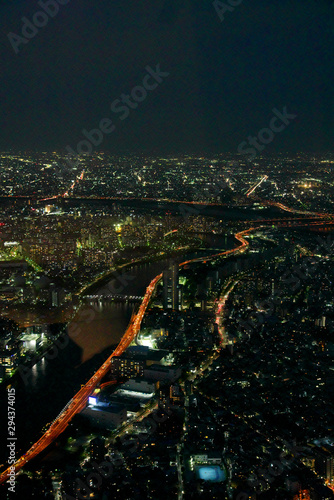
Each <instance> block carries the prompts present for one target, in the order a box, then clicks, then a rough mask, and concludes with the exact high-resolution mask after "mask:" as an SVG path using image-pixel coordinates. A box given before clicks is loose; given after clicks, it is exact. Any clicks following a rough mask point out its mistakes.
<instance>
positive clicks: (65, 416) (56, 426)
mask: <svg viewBox="0 0 334 500" xmlns="http://www.w3.org/2000/svg"><path fill="white" fill-rule="evenodd" d="M254 229H258V228H250V229H247V230H245V231H240V232H239V233H237V234H235V238H236V239H237V240H238V241H239V242H240V243H241V244H240V245H239V246H238V247H237V248H234V249H233V250H227V251H224V252H221V253H217V254H215V255H209V256H207V257H200V258H196V259H192V260H187V261H185V262H182V263H181V264H180V267H181V266H185V265H186V264H189V263H195V262H203V261H207V260H211V259H213V258H216V257H222V256H227V255H230V254H233V253H234V254H240V253H242V252H244V251H245V250H246V249H247V247H248V245H249V243H248V241H247V240H245V239H244V237H243V236H244V235H248V234H249V233H250V232H251V231H253V230H254ZM161 278H162V273H161V274H159V275H158V276H156V277H155V278H154V279H153V280H152V281H151V283H150V284H149V286H148V287H147V289H146V293H145V296H144V299H143V301H142V303H141V305H140V307H139V310H138V312H137V313H136V314H135V315H133V316H132V318H131V320H130V323H129V326H128V328H127V329H126V332H125V333H124V335H123V337H122V339H121V341H120V343H119V344H118V346H117V347H116V349H115V350H114V351H113V353H112V354H111V355H110V356H109V358H108V359H107V360H106V361H105V362H104V363H103V365H102V366H101V367H100V368H99V369H98V370H97V371H96V372H95V374H94V375H93V376H92V377H91V378H90V379H89V380H88V382H87V383H86V384H85V385H83V386H82V387H81V389H80V390H79V391H78V392H77V393H76V394H75V396H74V397H73V398H72V399H71V400H70V401H69V402H68V403H67V405H66V406H65V408H64V409H63V410H62V411H61V413H60V414H59V415H58V416H57V417H56V418H55V420H54V421H53V422H52V424H51V425H50V427H49V428H48V430H47V431H46V432H45V433H44V434H43V436H42V437H41V438H40V439H39V440H38V441H36V443H34V444H33V445H32V446H31V448H30V449H29V450H28V451H27V453H25V454H24V455H22V456H21V457H20V458H19V459H18V460H17V461H16V462H15V464H14V467H15V471H16V472H18V471H19V470H20V469H22V467H24V465H25V464H26V463H27V462H29V461H30V460H32V459H33V458H35V457H36V456H37V455H38V454H39V453H41V452H42V451H43V450H45V449H46V448H47V447H48V446H49V445H50V444H51V443H52V442H53V441H54V440H55V439H57V437H58V436H59V435H60V434H61V433H62V432H63V431H64V430H65V429H66V427H67V425H68V424H69V422H70V421H71V419H72V418H73V417H74V415H76V414H77V413H79V412H80V411H82V410H83V409H84V407H85V406H86V404H87V400H88V397H89V396H90V395H91V394H92V392H93V391H94V389H95V388H96V386H97V385H98V384H99V383H100V381H101V380H102V378H103V377H104V376H105V375H106V374H107V373H108V371H109V369H110V363H111V359H112V358H113V357H114V356H120V355H121V354H122V353H123V352H124V351H125V350H126V349H127V348H128V347H129V345H130V344H131V342H132V341H133V340H134V338H135V336H136V335H137V334H138V332H139V330H140V325H141V322H142V319H143V316H144V314H145V311H146V309H147V306H148V304H149V301H150V299H151V297H152V294H153V292H154V290H155V287H156V285H157V283H158V282H159V281H160V280H161ZM9 474H10V469H9V468H8V469H6V470H5V471H4V472H2V474H1V475H0V484H2V483H4V482H5V481H6V480H7V479H8V478H9Z"/></svg>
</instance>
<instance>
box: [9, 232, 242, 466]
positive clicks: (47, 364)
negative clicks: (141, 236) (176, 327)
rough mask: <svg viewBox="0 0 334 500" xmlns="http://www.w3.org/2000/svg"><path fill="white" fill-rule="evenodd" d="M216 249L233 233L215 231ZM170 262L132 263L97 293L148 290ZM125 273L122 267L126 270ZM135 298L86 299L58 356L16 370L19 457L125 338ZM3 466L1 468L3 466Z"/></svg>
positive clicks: (224, 245)
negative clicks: (23, 373) (27, 370)
mask: <svg viewBox="0 0 334 500" xmlns="http://www.w3.org/2000/svg"><path fill="white" fill-rule="evenodd" d="M210 244H211V246H212V248H221V249H226V250H228V249H231V248H234V247H235V246H237V242H236V241H235V240H234V238H230V237H228V238H225V237H218V236H215V237H213V238H211V241H210ZM210 253H211V252H210V251H209V252H208V251H200V252H191V253H189V254H186V255H182V256H180V257H178V258H174V260H178V261H179V262H182V261H183V260H187V259H191V258H194V257H196V256H203V255H207V254H210ZM213 253H215V252H213ZM167 267H168V260H167V259H166V260H160V261H158V262H152V263H145V264H142V265H134V266H132V267H129V268H128V269H127V270H126V276H127V278H126V282H127V283H126V284H125V285H124V284H123V285H121V284H120V281H119V280H110V282H109V283H108V284H107V285H104V286H102V287H101V288H97V290H96V293H97V294H103V293H104V292H106V291H108V290H110V289H112V290H115V291H117V290H120V286H122V291H121V293H122V294H124V295H137V296H138V295H140V296H142V295H144V292H145V289H146V287H147V285H148V284H149V282H150V281H151V279H153V278H154V277H155V276H156V275H157V274H159V273H161V272H162V270H163V269H165V268H167ZM123 272H124V271H123ZM134 307H135V304H134V303H126V302H125V303H112V302H108V301H102V302H97V301H91V302H87V303H83V304H82V306H81V307H80V309H79V310H78V312H77V314H76V316H75V317H74V319H73V320H72V321H71V323H70V324H69V329H68V331H69V338H70V341H69V344H68V345H67V346H66V347H65V348H64V349H58V352H57V355H56V356H55V357H54V359H46V358H43V359H42V360H41V361H39V362H38V363H37V364H36V365H35V366H34V367H33V368H32V371H31V376H30V377H29V379H28V382H26V383H25V382H24V381H23V379H22V378H21V377H20V376H19V375H18V376H16V377H15V378H14V379H13V380H12V382H11V383H12V384H13V386H14V387H15V390H16V408H15V410H16V437H17V447H16V457H17V458H18V457H19V456H20V455H21V454H23V453H25V451H26V450H27V449H28V447H29V446H30V444H31V443H33V442H35V441H36V439H37V438H38V437H39V436H40V435H41V431H42V428H43V426H45V425H46V424H47V423H49V422H51V421H52V420H53V419H54V418H55V417H56V416H57V415H58V413H59V412H60V411H61V409H62V408H63V407H64V406H65V405H66V403H67V402H68V401H69V400H70V399H71V397H72V396H73V395H74V394H75V393H76V392H77V390H78V389H79V388H80V386H81V384H83V383H85V382H86V381H87V380H88V379H89V378H90V376H91V375H92V374H93V372H94V371H95V370H96V369H97V368H98V367H99V366H100V365H101V364H102V363H103V361H104V360H105V359H106V358H107V357H108V356H109V355H110V352H111V349H112V347H113V346H116V345H117V344H118V342H119V340H120V339H121V337H122V335H123V333H124V331H125V330H126V327H127V325H128V322H129V320H130V318H131V315H132V312H133V308H134ZM6 398H7V395H6V386H5V385H4V384H2V385H1V387H0V405H1V410H0V412H1V414H0V429H1V430H0V436H1V442H2V443H5V441H6V438H7V425H6V415H7V411H6V408H7V404H6ZM7 456H8V453H7V450H6V448H5V446H2V447H1V451H0V464H4V462H5V461H6V460H7ZM1 468H3V467H2V466H1Z"/></svg>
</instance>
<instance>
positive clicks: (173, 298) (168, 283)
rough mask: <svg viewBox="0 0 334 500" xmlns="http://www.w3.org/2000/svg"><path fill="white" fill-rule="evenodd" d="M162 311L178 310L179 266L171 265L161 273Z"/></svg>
mask: <svg viewBox="0 0 334 500" xmlns="http://www.w3.org/2000/svg"><path fill="white" fill-rule="evenodd" d="M162 279H163V306H164V309H177V310H178V309H179V304H180V301H179V266H178V264H172V266H171V267H170V268H169V269H166V270H165V271H164V272H163V278H162Z"/></svg>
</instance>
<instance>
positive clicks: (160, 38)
mask: <svg viewBox="0 0 334 500" xmlns="http://www.w3.org/2000/svg"><path fill="white" fill-rule="evenodd" d="M42 1H43V0H42ZM59 1H62V2H66V0H59ZM46 2H47V0H45V3H46ZM226 3H228V2H226ZM231 3H234V4H235V3H238V2H236V0H232V2H231ZM41 10H43V9H42V8H41V6H40V5H39V4H38V3H37V1H31V0H24V1H15V0H4V1H3V2H2V4H1V7H0V25H1V44H0V50H1V61H2V74H1V87H0V88H1V91H0V98H1V111H0V127H1V135H0V148H1V149H2V150H8V149H9V148H14V149H33V150H35V149H41V150H54V149H59V150H61V151H65V147H66V146H67V145H70V146H71V147H73V148H74V149H75V147H76V145H77V143H78V142H79V141H81V140H82V139H84V136H83V134H82V129H87V130H91V129H93V128H96V127H97V126H98V125H99V122H100V121H101V119H103V118H110V119H111V120H112V121H113V124H114V125H115V127H116V128H115V130H114V131H113V132H112V133H109V134H105V135H104V138H103V141H102V143H101V145H99V146H97V147H96V148H95V149H96V150H98V149H99V148H100V149H103V150H106V151H110V152H115V153H120V152H137V151H138V152H141V151H142V152H152V153H179V152H188V153H189V152H202V153H206V152H207V153H218V152H224V151H231V152H233V151H237V148H238V145H239V144H240V143H241V142H242V141H243V140H245V139H246V138H247V136H248V135H257V133H258V132H259V130H261V129H262V128H264V127H267V126H268V125H269V123H270V120H271V118H272V116H273V112H272V109H273V108H277V109H278V110H283V108H284V106H286V107H287V110H288V112H289V113H293V114H296V115H297V118H296V119H294V120H293V121H292V122H291V123H290V125H289V126H287V127H286V128H285V130H284V131H283V132H281V133H278V134H276V135H275V138H274V140H273V141H272V142H271V143H270V144H269V145H268V146H267V148H266V151H267V152H268V153H273V152H279V151H292V152H294V151H314V152H325V151H329V150H332V149H333V131H334V128H333V125H334V95H333V86H334V65H333V61H334V2H332V1H330V0H318V1H314V0H312V1H311V0H310V1H308V0H262V1H259V0H243V1H241V2H240V4H239V5H238V6H236V7H235V8H234V9H233V11H228V12H226V13H225V19H224V20H223V22H221V20H220V18H219V16H218V14H217V12H216V11H215V8H214V6H213V3H212V1H211V0H209V1H206V0H166V1H165V0H152V1H149V0H94V1H92V0H69V1H68V3H67V4H66V5H59V12H58V13H57V14H56V15H55V16H54V17H53V18H49V19H48V23H47V25H46V26H44V27H40V28H38V32H37V34H36V35H35V36H33V37H32V38H31V39H30V40H29V41H28V43H20V44H19V45H18V46H17V50H18V53H17V54H16V53H15V51H14V48H13V46H12V45H11V42H10V40H9V38H8V33H9V32H12V33H14V34H16V35H20V36H22V27H23V21H22V17H24V16H25V17H26V18H28V19H29V20H32V18H33V16H34V14H35V13H36V12H38V11H41ZM42 22H43V18H42ZM26 40H27V39H26ZM157 64H160V68H161V71H163V72H168V73H169V76H167V77H165V78H164V79H163V81H162V82H161V83H160V84H159V85H158V86H157V88H155V89H154V90H151V91H149V92H148V95H147V97H146V98H145V99H144V100H143V101H142V102H139V103H138V107H137V108H136V109H132V110H131V112H130V114H129V116H128V117H127V118H126V119H124V120H121V119H120V116H121V115H120V114H116V113H114V112H112V111H111V109H110V105H111V103H112V102H113V101H114V100H115V99H118V98H119V97H120V96H121V94H123V93H124V94H129V93H131V91H132V89H133V87H135V86H138V85H141V84H142V81H143V78H144V76H145V75H146V74H147V70H146V69H145V68H146V67H147V66H148V65H149V66H151V68H155V67H156V65H157ZM150 82H151V83H153V80H150Z"/></svg>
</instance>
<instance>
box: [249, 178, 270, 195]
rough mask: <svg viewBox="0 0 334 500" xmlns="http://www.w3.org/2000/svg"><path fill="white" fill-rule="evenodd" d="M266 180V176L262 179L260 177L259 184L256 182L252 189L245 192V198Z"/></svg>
mask: <svg viewBox="0 0 334 500" xmlns="http://www.w3.org/2000/svg"><path fill="white" fill-rule="evenodd" d="M267 179H268V176H267V175H265V176H264V177H262V179H261V180H260V181H259V182H257V183H256V184H255V185H254V186H253V187H251V188H250V189H249V190H248V191H247V193H246V196H249V195H250V194H252V193H253V192H254V191H255V189H256V188H258V187H259V186H260V185H261V184H262V182H263V181H266V180H267Z"/></svg>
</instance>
